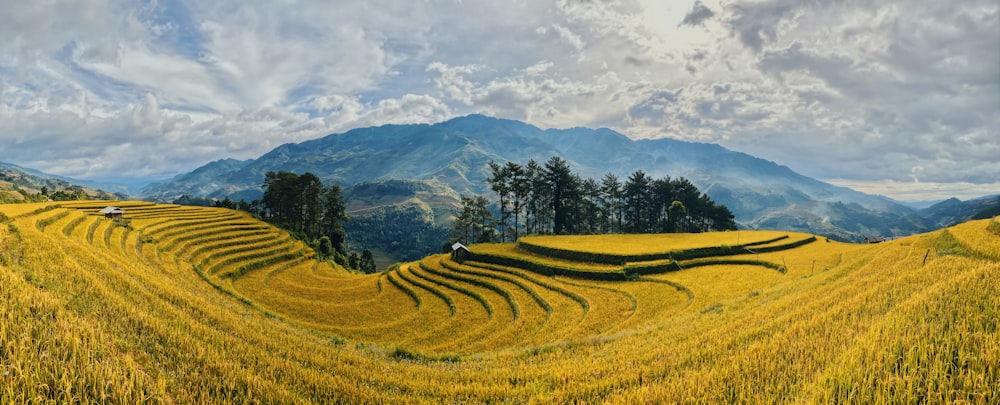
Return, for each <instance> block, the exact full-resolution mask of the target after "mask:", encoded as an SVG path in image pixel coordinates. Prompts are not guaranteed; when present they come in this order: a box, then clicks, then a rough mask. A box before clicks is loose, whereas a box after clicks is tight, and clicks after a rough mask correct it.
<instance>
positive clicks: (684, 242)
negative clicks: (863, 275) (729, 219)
mask: <svg viewBox="0 0 1000 405" xmlns="http://www.w3.org/2000/svg"><path fill="white" fill-rule="evenodd" d="M785 235H788V236H789V237H790V238H792V239H797V237H796V236H808V235H807V234H802V233H798V232H787V231H727V232H705V233H670V234H653V235H645V234H620V235H597V236H591V235H562V236H526V237H523V238H521V240H522V241H525V242H529V243H532V244H535V245H540V246H546V247H553V248H559V249H565V250H572V251H579V252H591V253H606V254H618V255H641V254H653V253H664V252H669V251H672V250H684V249H693V248H699V247H711V246H721V245H729V246H736V245H741V244H747V243H752V242H760V241H765V240H768V239H774V238H777V237H780V236H785Z"/></svg>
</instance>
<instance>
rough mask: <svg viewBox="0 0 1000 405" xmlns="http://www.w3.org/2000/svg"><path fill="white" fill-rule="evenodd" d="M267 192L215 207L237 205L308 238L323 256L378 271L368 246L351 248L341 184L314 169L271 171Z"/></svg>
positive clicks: (362, 269)
mask: <svg viewBox="0 0 1000 405" xmlns="http://www.w3.org/2000/svg"><path fill="white" fill-rule="evenodd" d="M261 187H262V188H263V189H264V196H263V197H262V198H261V199H260V200H254V201H252V202H249V203H248V202H246V201H244V200H240V201H238V202H236V201H232V200H230V199H229V198H228V197H227V198H225V199H223V200H221V201H216V202H215V203H214V204H213V205H214V206H216V207H223V208H230V209H237V210H242V211H246V212H249V213H251V214H252V215H254V216H256V217H258V218H260V219H262V220H264V221H266V222H268V223H270V224H272V225H274V226H277V227H279V228H282V229H285V230H287V231H288V232H289V233H291V234H292V236H294V237H296V238H298V239H300V240H303V241H306V242H307V243H309V244H310V245H311V246H312V247H313V249H315V250H316V252H317V254H319V255H320V256H321V257H322V258H331V259H333V260H334V261H335V262H337V263H339V264H341V265H344V266H348V267H350V268H354V269H358V270H361V271H363V272H365V273H374V272H375V271H377V269H376V266H375V260H374V255H373V254H372V252H371V251H369V250H368V249H365V250H364V251H362V252H361V254H360V255H359V254H358V252H353V251H352V252H348V250H347V246H346V241H347V232H346V231H345V230H344V223H345V222H347V221H348V217H347V211H346V208H345V206H344V196H343V193H342V192H341V188H340V186H339V185H336V184H333V185H331V186H329V187H326V186H324V185H323V182H322V181H321V180H320V179H319V177H317V176H316V175H314V174H312V173H308V172H307V173H305V174H302V175H298V174H295V173H292V172H286V171H280V172H273V171H269V172H267V173H265V174H264V184H263V185H262V186H261Z"/></svg>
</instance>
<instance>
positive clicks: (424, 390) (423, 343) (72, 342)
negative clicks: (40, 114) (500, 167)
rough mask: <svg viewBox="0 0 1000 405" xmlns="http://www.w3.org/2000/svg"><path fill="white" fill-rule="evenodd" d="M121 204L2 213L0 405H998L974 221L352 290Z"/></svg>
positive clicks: (562, 260)
mask: <svg viewBox="0 0 1000 405" xmlns="http://www.w3.org/2000/svg"><path fill="white" fill-rule="evenodd" d="M120 204H121V205H122V206H123V207H124V208H125V209H126V210H128V213H127V214H126V215H127V217H128V220H127V221H114V220H106V219H104V218H103V217H102V216H99V215H96V211H97V209H99V208H100V207H101V205H100V203H75V204H65V205H62V206H55V205H46V204H34V205H27V204H24V205H0V213H3V214H4V216H3V217H0V221H2V222H3V224H2V225H3V226H0V286H3V289H2V290H0V403H24V402H46V401H49V400H52V401H56V402H94V401H108V402H152V401H156V402H168V403H172V402H180V403H188V402H248V401H249V402H281V403H310V402H322V403H330V402H350V403H359V402H364V403H373V402H377V403H394V402H398V403H413V402H428V403H441V402H512V403H523V402H529V401H536V402H552V403H567V402H573V401H586V402H597V401H600V402H604V401H608V402H613V403H619V402H620V403H636V402H654V403H659V402H680V401H683V402H731V401H737V400H739V401H745V402H754V403H759V402H779V401H780V402H792V401H804V402H822V403H828V402H835V401H838V402H844V401H857V402H862V403H873V402H919V401H928V402H946V401H966V402H972V403H995V402H996V401H998V400H1000V398H998V397H997V396H996V393H995V391H994V387H995V386H996V385H997V384H1000V369H998V367H1000V366H998V365H1000V343H998V342H1000V339H998V338H1000V337H998V336H997V329H998V326H1000V325H998V321H997V319H998V317H1000V303H998V301H997V299H996V297H997V292H998V291H1000V277H998V276H1000V236H998V234H1000V224H998V223H996V222H994V221H991V220H982V221H973V222H968V223H965V224H962V225H959V226H956V227H953V228H949V229H947V230H944V231H939V232H935V233H930V234H924V235H918V236H913V237H909V238H904V239H900V240H896V241H892V242H887V243H883V244H878V245H851V244H842V243H837V242H832V241H826V240H825V239H823V238H818V239H817V238H813V237H812V236H811V235H807V234H796V233H788V232H761V231H741V232H728V233H717V234H703V235H674V236H671V235H655V236H649V237H645V238H643V237H635V236H600V237H590V238H589V239H588V238H584V237H579V238H561V237H536V238H527V239H525V240H523V241H522V244H519V245H514V244H507V245H474V246H471V251H472V252H471V255H469V256H466V257H465V258H464V259H462V260H453V259H452V258H451V257H448V256H431V257H428V258H425V259H423V260H420V261H417V262H412V263H406V264H403V265H401V266H399V267H398V268H394V269H392V270H390V271H386V272H383V273H380V274H376V275H370V276H357V275H352V274H349V273H347V272H345V271H343V270H341V269H337V268H333V267H330V266H328V265H326V264H324V263H319V262H316V261H314V260H312V259H311V257H312V255H313V253H312V251H311V250H310V249H308V247H305V246H302V245H301V244H300V243H299V242H296V241H294V240H291V239H289V238H288V237H287V235H286V234H284V233H283V232H281V231H279V230H276V229H275V228H272V227H270V226H268V225H266V224H264V223H261V222H259V221H255V220H253V219H251V218H248V217H246V216H245V215H243V214H240V213H236V212H233V211H228V210H222V209H211V208H194V207H181V206H171V205H153V204H148V203H129V202H123V203H120ZM629 238H632V239H629ZM583 257H586V262H584V261H581V260H582V258H583ZM560 271H561V273H560ZM547 273H551V274H556V275H547ZM625 280H628V281H625Z"/></svg>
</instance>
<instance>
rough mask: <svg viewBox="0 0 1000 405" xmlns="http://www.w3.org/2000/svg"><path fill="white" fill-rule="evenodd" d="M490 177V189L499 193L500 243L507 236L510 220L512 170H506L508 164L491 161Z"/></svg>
mask: <svg viewBox="0 0 1000 405" xmlns="http://www.w3.org/2000/svg"><path fill="white" fill-rule="evenodd" d="M489 166H490V177H489V178H487V179H486V182H487V183H489V184H490V190H493V192H494V193H496V195H497V199H498V200H499V201H498V202H497V205H498V206H499V208H500V219H499V220H498V221H497V225H498V226H499V227H500V243H503V242H505V241H506V240H505V237H506V236H507V222H508V221H509V220H510V218H509V216H510V213H509V212H508V211H507V203H508V199H509V196H510V192H511V181H510V172H509V171H507V170H505V169H506V166H501V165H500V164H499V163H497V162H494V161H492V160H491V161H490V163H489Z"/></svg>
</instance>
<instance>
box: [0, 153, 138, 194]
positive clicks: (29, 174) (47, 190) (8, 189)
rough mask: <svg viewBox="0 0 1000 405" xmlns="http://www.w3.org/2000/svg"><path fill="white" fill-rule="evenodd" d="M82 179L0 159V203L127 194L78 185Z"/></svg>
mask: <svg viewBox="0 0 1000 405" xmlns="http://www.w3.org/2000/svg"><path fill="white" fill-rule="evenodd" d="M81 183H84V182H81V181H78V180H75V179H70V178H66V177H60V176H54V175H50V174H46V173H42V172H40V171H37V170H33V169H28V168H24V167H20V166H17V165H14V164H10V163H4V162H0V204H2V203H13V202H28V201H48V200H49V199H55V200H66V199H79V198H94V199H115V198H124V197H126V196H125V195H123V194H118V195H115V194H112V193H109V192H106V191H103V190H95V189H93V188H89V187H88V186H85V185H81Z"/></svg>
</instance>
